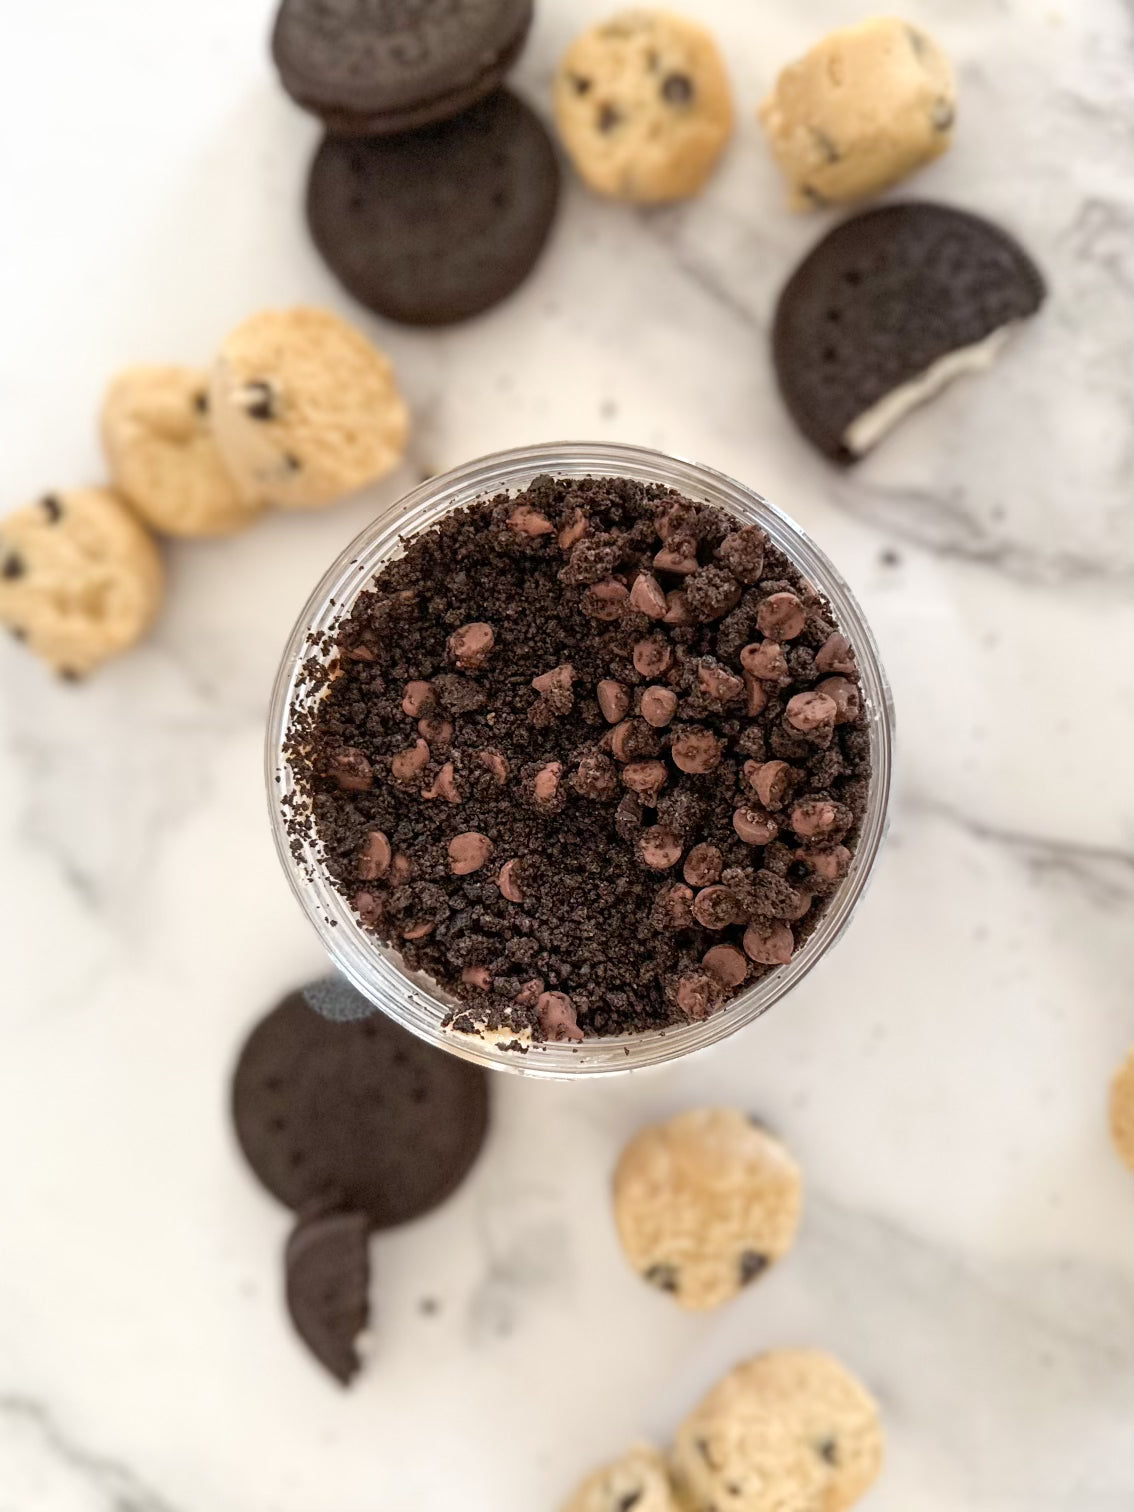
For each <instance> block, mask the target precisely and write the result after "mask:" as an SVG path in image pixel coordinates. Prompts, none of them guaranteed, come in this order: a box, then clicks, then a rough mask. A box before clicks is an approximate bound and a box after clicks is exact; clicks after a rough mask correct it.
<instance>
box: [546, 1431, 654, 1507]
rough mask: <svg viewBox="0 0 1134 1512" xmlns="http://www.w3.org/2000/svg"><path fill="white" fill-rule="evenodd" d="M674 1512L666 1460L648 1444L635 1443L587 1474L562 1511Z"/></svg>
mask: <svg viewBox="0 0 1134 1512" xmlns="http://www.w3.org/2000/svg"><path fill="white" fill-rule="evenodd" d="M631 1507H633V1508H634V1512H677V1502H676V1501H675V1500H674V1497H673V1492H672V1490H671V1488H670V1484H669V1475H668V1473H667V1471H666V1466H665V1461H664V1460H663V1459H662V1457H661V1455H660V1454H659V1453H658V1451H657V1450H656V1449H654V1448H651V1446H650V1445H649V1444H635V1445H634V1446H633V1447H632V1448H630V1449H628V1450H627V1451H626V1453H625V1454H624V1455H623V1456H622V1457H621V1459H616V1460H614V1461H613V1462H612V1463H611V1464H609V1465H604V1466H603V1467H602V1469H601V1470H596V1471H595V1472H594V1474H593V1475H589V1476H588V1477H587V1479H586V1480H585V1481H584V1482H583V1483H582V1485H581V1486H579V1487H578V1489H577V1490H576V1491H575V1494H574V1495H573V1496H572V1497H571V1498H570V1499H569V1500H568V1501H566V1502H564V1504H563V1508H562V1512H629V1509H630V1508H631Z"/></svg>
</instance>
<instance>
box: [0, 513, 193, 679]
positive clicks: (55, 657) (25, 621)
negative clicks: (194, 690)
mask: <svg viewBox="0 0 1134 1512" xmlns="http://www.w3.org/2000/svg"><path fill="white" fill-rule="evenodd" d="M164 589H165V573H164V570H163V568H162V561H161V556H160V554H159V552H158V548H157V545H156V543H155V541H154V540H153V537H152V536H151V535H150V534H149V532H148V531H147V530H146V528H145V527H144V526H143V525H142V524H141V523H140V522H139V521H138V520H137V519H136V518H135V517H134V515H133V514H132V513H131V511H130V510H129V509H128V508H127V506H126V505H125V503H123V501H122V500H121V499H120V498H119V497H118V495H117V494H115V493H112V492H111V491H110V490H109V489H105V488H76V489H72V490H70V491H69V492H67V493H49V494H44V495H43V496H42V498H40V499H38V500H37V501H36V502H35V503H34V504H29V505H27V506H26V507H25V508H23V509H18V510H16V511H15V512H14V513H13V514H10V515H8V516H6V517H5V518H3V519H0V624H2V625H6V626H7V628H8V630H9V631H10V633H11V634H12V635H13V636H14V637H15V638H16V639H17V640H19V641H22V642H23V643H24V644H25V645H26V646H27V648H28V650H29V651H33V652H34V653H35V654H36V656H39V657H42V659H43V660H44V661H45V662H47V663H48V664H49V665H50V666H52V667H54V668H55V670H56V671H57V672H59V673H60V674H61V675H62V676H64V677H68V678H79V677H83V676H84V675H85V674H86V673H88V672H91V671H93V670H94V668H95V667H97V666H99V665H100V664H101V663H102V662H104V661H107V660H108V659H109V658H110V657H112V656H117V655H118V654H119V653H120V652H122V651H126V650H128V649H129V647H131V646H133V645H135V644H136V642H138V641H139V640H141V638H142V636H143V635H144V634H145V633H146V631H147V630H148V629H149V627H150V625H151V623H152V622H153V620H154V618H155V616H156V615H157V612H158V610H159V608H160V607H161V602H162V597H163V594H164Z"/></svg>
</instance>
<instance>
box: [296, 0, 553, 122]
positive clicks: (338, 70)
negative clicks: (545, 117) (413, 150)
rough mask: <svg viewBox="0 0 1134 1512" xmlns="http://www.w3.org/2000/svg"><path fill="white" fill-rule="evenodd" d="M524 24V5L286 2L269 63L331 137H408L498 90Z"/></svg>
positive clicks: (455, 0)
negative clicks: (396, 134) (343, 134)
mask: <svg viewBox="0 0 1134 1512" xmlns="http://www.w3.org/2000/svg"><path fill="white" fill-rule="evenodd" d="M531 19H532V3H531V0H413V3H412V4H407V3H406V0H283V4H282V5H281V6H280V10H279V14H278V16H277V17H276V24H275V29H274V31H273V33H272V56H273V58H274V59H275V63H276V67H277V68H278V69H279V74H280V80H281V82H282V83H283V87H284V88H285V89H286V90H287V92H288V94H289V95H291V97H292V99H294V100H295V101H296V102H297V103H298V104H300V105H302V106H303V108H304V109H305V110H310V111H313V112H314V113H315V114H316V115H318V116H321V117H322V119H323V120H324V121H325V122H326V124H327V126H328V128H329V129H330V130H332V131H337V132H346V133H355V134H359V135H366V136H370V135H383V134H385V133H389V132H399V131H412V130H416V128H417V127H419V126H427V125H430V124H432V123H433V122H434V121H443V120H445V119H447V118H448V117H449V116H453V115H456V114H457V113H458V112H459V111H462V110H466V109H467V108H468V107H469V106H470V105H475V104H476V102H477V100H481V99H483V98H484V96H485V95H486V94H488V93H489V92H490V91H491V90H493V89H495V87H496V86H497V84H499V83H500V81H501V80H502V79H503V78H504V75H505V74H506V73H507V72H508V70H509V68H511V66H512V64H513V63H514V62H515V61H516V58H517V57H518V56H519V53H520V49H521V48H522V47H523V44H524V39H525V37H526V36H527V32H528V27H529V26H530V25H531Z"/></svg>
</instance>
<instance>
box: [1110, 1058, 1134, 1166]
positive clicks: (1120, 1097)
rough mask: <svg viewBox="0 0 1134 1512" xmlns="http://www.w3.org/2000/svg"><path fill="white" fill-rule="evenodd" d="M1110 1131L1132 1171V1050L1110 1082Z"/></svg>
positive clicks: (1116, 1146) (1133, 1075)
mask: <svg viewBox="0 0 1134 1512" xmlns="http://www.w3.org/2000/svg"><path fill="white" fill-rule="evenodd" d="M1110 1132H1111V1135H1112V1136H1113V1138H1114V1145H1115V1149H1116V1150H1117V1151H1118V1153H1119V1154H1120V1155H1121V1156H1122V1158H1123V1160H1124V1161H1125V1162H1126V1164H1127V1165H1128V1166H1129V1167H1130V1169H1131V1170H1132V1171H1134V1050H1131V1052H1130V1054H1129V1055H1128V1056H1127V1057H1126V1059H1125V1060H1124V1061H1123V1063H1122V1065H1121V1066H1119V1068H1118V1070H1117V1071H1116V1072H1115V1074H1114V1080H1113V1081H1112V1082H1111V1084H1110Z"/></svg>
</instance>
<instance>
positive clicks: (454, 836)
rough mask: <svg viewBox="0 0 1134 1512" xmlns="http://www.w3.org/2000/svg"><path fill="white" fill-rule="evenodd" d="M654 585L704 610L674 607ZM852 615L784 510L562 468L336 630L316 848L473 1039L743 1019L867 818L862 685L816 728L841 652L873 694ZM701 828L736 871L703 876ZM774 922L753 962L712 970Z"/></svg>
mask: <svg viewBox="0 0 1134 1512" xmlns="http://www.w3.org/2000/svg"><path fill="white" fill-rule="evenodd" d="M659 558H660V559H661V560H660V563H659ZM667 563H669V564H671V565H669V566H667V565H666V564H667ZM757 574H759V575H758V576H757ZM640 580H641V581H640ZM654 583H656V584H657V585H658V587H659V588H660V590H661V592H662V593H664V594H665V595H666V596H667V597H666V599H665V602H666V603H669V602H671V600H672V595H673V594H674V593H675V592H677V591H678V590H679V589H680V591H681V592H682V593H683V594H684V604H685V611H686V612H685V614H684V615H683V616H678V617H677V618H676V619H671V618H670V617H669V616H668V614H667V615H666V616H664V617H659V613H658V611H659V609H660V608H661V605H662V600H661V599H660V598H659V595H658V594H657V593H655V592H654V591H653V586H652V585H653V584H654ZM636 584H638V585H639V586H638V587H637V591H636V592H635V591H632V590H634V588H635V585H636ZM775 595H780V597H779V598H778V599H776V602H775V603H774V604H772V605H771V607H770V608H769V600H771V599H773V597H774V596H775ZM596 607H597V608H598V609H599V610H600V611H601V612H600V613H596V612H595V610H596ZM761 619H763V621H764V624H765V625H766V627H767V629H768V630H769V631H770V632H771V634H772V638H773V639H772V642H771V643H769V642H768V641H765V638H764V634H763V633H762V630H761V626H760V620H761ZM832 621H833V616H832V614H831V610H830V606H829V605H828V604H827V603H826V601H825V600H824V599H823V598H822V597H821V595H819V594H818V593H816V592H815V590H814V589H813V588H812V587H811V585H810V584H808V583H805V582H804V580H803V579H802V577H801V576H800V574H799V573H798V572H797V571H796V569H795V567H794V566H793V565H792V563H791V562H790V561H789V560H788V558H787V557H786V556H785V555H784V554H783V553H782V552H780V551H779V550H778V549H777V548H776V547H775V546H774V545H773V544H772V543H771V542H770V541H769V540H768V539H767V537H766V536H765V535H764V533H763V532H762V531H759V530H757V529H755V528H754V527H750V526H745V527H741V526H739V525H738V524H737V522H736V521H735V520H734V519H732V518H731V517H730V516H728V515H727V514H725V513H724V512H723V511H721V510H719V509H716V508H713V507H710V506H707V505H698V504H694V503H693V502H692V501H690V500H688V499H686V498H683V497H682V496H681V495H679V494H676V493H674V492H672V491H671V490H668V489H665V488H662V487H660V486H657V485H643V484H639V483H636V482H634V481H632V480H629V479H623V478H584V479H581V480H572V479H559V478H553V477H550V476H546V475H545V476H541V477H539V478H536V479H535V480H534V481H533V482H532V483H531V484H530V486H529V487H528V488H527V489H526V490H525V492H524V493H523V494H522V495H520V496H518V497H515V496H508V495H499V496H497V497H496V498H492V499H489V500H486V501H483V502H480V503H478V504H475V505H471V506H469V507H467V508H464V509H460V510H455V511H453V512H452V513H451V514H449V515H448V516H446V517H445V519H444V520H443V521H442V522H441V523H440V524H439V525H437V526H435V527H433V529H431V530H430V531H428V532H426V533H424V534H422V535H420V536H417V537H416V538H414V539H413V540H411V541H410V542H409V543H408V544H407V549H406V551H405V553H404V555H403V556H401V557H400V558H398V559H397V560H396V561H393V562H391V563H389V564H388V565H387V566H386V567H385V568H384V569H383V571H382V572H381V573H380V574H379V575H378V577H377V578H376V579H375V580H374V582H373V583H372V584H371V585H370V586H369V588H368V589H366V590H365V591H363V592H362V593H361V594H360V595H359V597H358V599H357V601H356V603H355V605H354V608H353V610H352V612H351V613H350V614H349V615H348V616H346V617H345V618H344V619H343V620H342V621H341V622H340V624H339V626H338V627H337V631H336V635H335V637H334V638H326V639H323V640H317V641H316V642H315V643H314V644H313V646H312V655H311V658H310V660H309V661H308V662H307V664H306V665H305V667H304V669H303V675H304V678H305V681H306V687H307V689H308V692H309V695H310V696H309V697H308V698H307V701H306V704H305V707H304V709H303V711H302V712H300V713H299V714H298V715H297V716H296V718H295V721H294V723H293V726H292V729H291V731H290V733H289V739H288V746H287V752H288V757H289V760H290V762H291V765H292V768H293V770H294V771H295V773H296V776H297V779H298V790H299V791H298V795H297V796H296V797H295V799H293V801H292V803H291V805H290V807H289V808H288V811H287V820H288V825H289V831H290V833H291V835H292V838H293V842H294V846H295V848H296V850H297V851H298V849H299V847H300V846H301V844H302V843H303V842H304V841H306V840H308V839H309V838H311V837H312V836H314V838H315V839H317V841H318V842H319V845H320V847H321V851H322V854H323V857H324V860H325V865H326V867H327V871H328V873H329V875H330V878H331V881H332V882H333V884H334V885H335V887H336V888H337V889H338V890H339V891H340V892H341V893H342V894H343V896H344V897H345V898H346V899H347V900H348V901H350V902H351V903H352V904H353V906H354V908H355V911H356V913H357V914H358V915H359V917H360V919H361V920H362V922H363V923H364V925H365V926H366V927H367V928H369V929H370V930H371V931H372V932H373V933H374V934H375V935H376V936H377V937H378V938H379V939H380V940H382V941H383V942H384V943H389V944H392V945H393V946H395V947H396V948H397V949H398V950H399V951H400V952H401V955H402V957H403V959H404V961H405V963H406V965H407V966H408V967H409V968H410V969H411V970H421V971H425V972H427V973H428V974H429V975H430V976H432V977H433V978H434V979H435V980H436V981H438V982H439V983H440V984H441V985H442V986H443V987H444V988H445V989H446V990H447V991H449V992H450V993H452V994H453V995H454V996H456V997H457V998H459V999H460V1000H461V1005H460V1006H459V1007H458V1008H456V1009H455V1010H454V1011H453V1013H452V1014H451V1015H450V1020H449V1022H450V1023H451V1026H452V1027H454V1028H456V1029H458V1030H463V1031H466V1032H475V1031H477V1030H487V1031H491V1032H493V1033H494V1035H498V1036H500V1037H502V1038H507V1036H508V1034H509V1033H513V1034H515V1035H517V1036H520V1037H523V1038H528V1037H530V1038H533V1039H535V1040H544V1039H548V1038H561V1039H574V1038H576V1037H577V1036H579V1035H609V1034H624V1033H627V1032H635V1031H648V1030H656V1029H665V1028H666V1027H669V1026H671V1025H675V1024H682V1023H686V1022H689V1020H690V1019H691V1018H696V1017H700V1016H703V1015H704V1014H706V1013H709V1012H715V1011H718V1009H719V1007H720V1006H721V1005H722V1004H723V1002H724V1001H725V1000H727V998H728V997H731V996H733V995H734V994H735V992H736V991H739V990H741V985H746V984H750V983H751V982H753V981H755V980H758V979H759V978H760V977H762V976H764V975H766V974H767V972H768V971H769V970H774V969H775V966H774V965H769V964H768V962H767V961H764V960H761V959H759V957H760V956H769V957H771V958H773V959H774V960H776V961H777V962H778V961H780V960H782V959H783V958H784V956H785V953H787V954H790V951H791V950H792V949H798V948H799V946H800V945H802V944H803V942H804V941H805V940H806V939H807V938H808V936H809V935H810V933H811V932H812V930H813V929H814V927H815V925H816V923H817V921H818V919H819V917H820V916H821V914H822V911H823V909H824V908H825V906H826V903H827V901H828V899H829V898H830V896H831V895H832V894H833V892H834V891H835V890H836V889H837V887H838V884H839V882H840V880H841V878H842V877H843V876H845V874H846V869H847V865H848V864H849V860H850V855H851V852H853V849H854V845H855V841H856V839H857V835H858V830H859V826H860V824H861V821H862V817H863V814H864V812H865V807H866V802H867V797H868V792H869V779H870V755H869V753H870V744H869V738H868V734H867V731H866V728H865V725H864V719H863V715H862V711H861V707H860V705H861V699H860V698H859V699H857V700H856V699H854V698H848V697H845V696H844V699H843V701H844V704H845V705H846V717H842V715H843V711H842V710H840V721H839V722H836V723H834V724H833V725H829V724H825V725H823V726H822V727H820V728H817V729H814V730H812V729H809V730H807V731H806V732H801V731H800V730H798V729H797V728H795V726H794V725H793V724H792V723H791V722H790V719H789V714H792V713H795V712H796V711H798V710H799V708H800V707H801V705H800V704H798V703H797V704H795V705H792V699H793V698H798V696H799V695H801V694H808V695H810V696H811V701H812V702H814V701H815V691H814V690H815V688H816V685H817V684H818V683H819V682H821V681H822V680H823V679H824V678H829V677H830V676H831V673H832V671H833V670H837V675H838V676H839V677H840V678H844V679H845V680H846V682H847V685H848V686H849V687H851V691H852V692H855V691H857V673H856V672H855V671H854V666H853V653H852V652H851V651H850V648H849V647H847V646H846V643H845V641H844V640H843V639H842V637H841V636H837V632H836V631H835V629H834V626H833V622H832ZM471 629H475V630H476V631H477V633H478V636H479V637H480V640H479V641H478V645H479V644H480V641H483V643H484V647H485V648H487V649H485V650H484V655H483V657H478V659H477V664H476V665H475V666H474V665H471V664H470V662H469V659H468V657H465V659H464V661H463V662H462V661H461V660H460V659H459V657H458V655H457V653H458V652H460V648H461V647H462V646H463V645H464V640H465V639H467V636H468V634H469V632H470V630H471ZM457 632H462V634H461V635H458V634H457ZM833 636H835V637H836V639H835V640H832V637H833ZM761 646H765V647H766V650H765V651H762V652H760V654H756V653H757V650H758V648H759V647H761ZM454 647H456V648H457V651H456V652H455V651H454ZM824 649H825V654H823V655H820V654H818V653H820V652H821V651H824ZM333 653H337V655H335V654H333ZM328 655H330V661H329V663H328ZM836 662H837V669H836ZM455 667H456V668H457V670H455ZM749 668H751V669H752V670H749ZM844 668H846V669H848V670H845V671H844V670H843V669H844ZM762 672H766V673H767V677H766V679H765V680H761V676H760V674H761V673H762ZM648 690H649V691H651V692H652V694H653V697H652V698H651V699H650V700H649V701H648V702H647V703H645V704H644V703H643V697H644V694H645V693H646V692H647V691H648ZM846 691H847V690H846V688H843V689H842V693H843V694H844V695H845V694H846ZM659 692H661V693H664V694H665V695H666V699H665V705H664V708H662V706H661V701H660V700H659V698H658V696H657V695H658V693H659ZM805 702H806V700H805ZM820 703H821V705H822V706H823V707H824V708H827V706H828V705H829V706H830V708H833V707H834V705H833V703H832V701H831V700H830V699H829V698H827V697H825V696H824V697H823V698H821V699H820ZM646 709H648V710H649V712H650V713H651V716H652V719H658V718H660V717H662V716H664V717H665V722H664V723H662V724H659V725H657V726H655V724H654V723H652V722H651V721H648V720H647V719H645V718H643V717H642V713H643V711H644V710H646ZM659 710H660V711H661V712H660V713H659ZM827 712H828V713H829V712H830V709H829V708H828V710H827ZM772 761H778V762H780V763H781V764H783V763H788V764H790V769H791V770H790V778H791V781H790V784H781V785H779V786H784V789H785V791H784V793H783V794H781V793H780V791H779V786H776V787H775V790H774V792H772V791H771V790H770V796H772V798H773V801H776V802H779V803H780V804H781V805H782V806H780V807H777V808H775V809H769V808H768V807H767V806H765V805H764V804H763V803H758V802H757V801H756V799H755V798H754V795H753V790H752V782H753V781H754V780H755V777H756V776H757V775H760V774H758V773H757V771H756V767H757V766H760V765H761V764H763V763H767V762H772ZM753 763H755V764H756V766H754V765H753ZM779 770H780V768H774V769H772V774H771V775H774V774H775V772H777V771H779ZM763 778H766V779H768V780H770V777H769V774H768V773H764V774H763ZM734 816H735V822H734ZM474 840H475V842H476V845H477V854H476V856H475V857H473V856H472V853H471V850H470V846H471V845H472V843H473V841H474ZM454 841H458V842H459V843H458V845H457V846H456V847H454V846H453V844H452V842H454ZM697 846H700V847H702V850H701V851H700V852H699V855H702V856H703V855H704V854H705V848H706V847H709V848H711V850H712V851H713V852H715V853H716V855H718V856H719V862H718V861H716V860H715V859H714V867H713V871H714V872H715V871H716V868H717V866H718V865H719V868H720V871H719V875H720V883H719V884H718V883H716V882H715V881H709V873H708V872H705V873H704V883H701V882H700V881H699V879H700V878H701V875H702V872H701V870H699V869H698V868H697V867H694V868H693V869H692V870H691V871H690V872H689V874H688V876H684V877H683V867H684V863H685V859H686V857H687V856H688V855H689V853H690V852H692V851H693V849H694V847H697ZM466 851H468V852H469V854H468V855H466V854H465V852H466ZM482 852H483V859H482V855H481V853H482ZM844 858H845V859H844ZM474 859H475V860H476V862H477V864H476V865H475V867H474V866H472V861H473V860H474ZM690 880H692V881H693V884H694V885H692V886H690V885H689V882H690ZM698 888H700V891H698ZM710 888H711V889H712V890H711V891H710V890H709V889H710ZM746 940H747V941H748V943H749V946H750V947H752V948H750V949H749V951H748V957H749V959H750V962H751V964H750V966H749V969H748V974H747V978H746V982H745V983H743V984H738V985H737V986H735V987H727V988H726V987H724V986H722V985H721V983H720V982H718V981H717V980H716V979H715V978H711V977H708V976H706V975H705V973H704V972H703V971H702V969H701V962H702V961H703V959H704V957H705V955H706V952H707V951H709V950H710V949H712V948H713V947H715V946H728V947H731V948H733V949H734V951H735V952H736V954H737V955H739V954H740V952H741V951H742V950H743V948H744V944H745V941H746ZM773 946H774V949H773ZM752 949H755V950H756V956H757V958H756V959H754V960H753V959H752ZM702 979H703V980H702ZM702 989H704V990H702ZM740 1263H741V1265H742V1266H743V1265H744V1264H745V1263H749V1264H751V1263H753V1262H751V1261H746V1260H745V1259H742V1260H741V1262H740ZM655 1284H664V1283H663V1282H662V1281H655ZM674 1284H676V1280H674Z"/></svg>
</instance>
